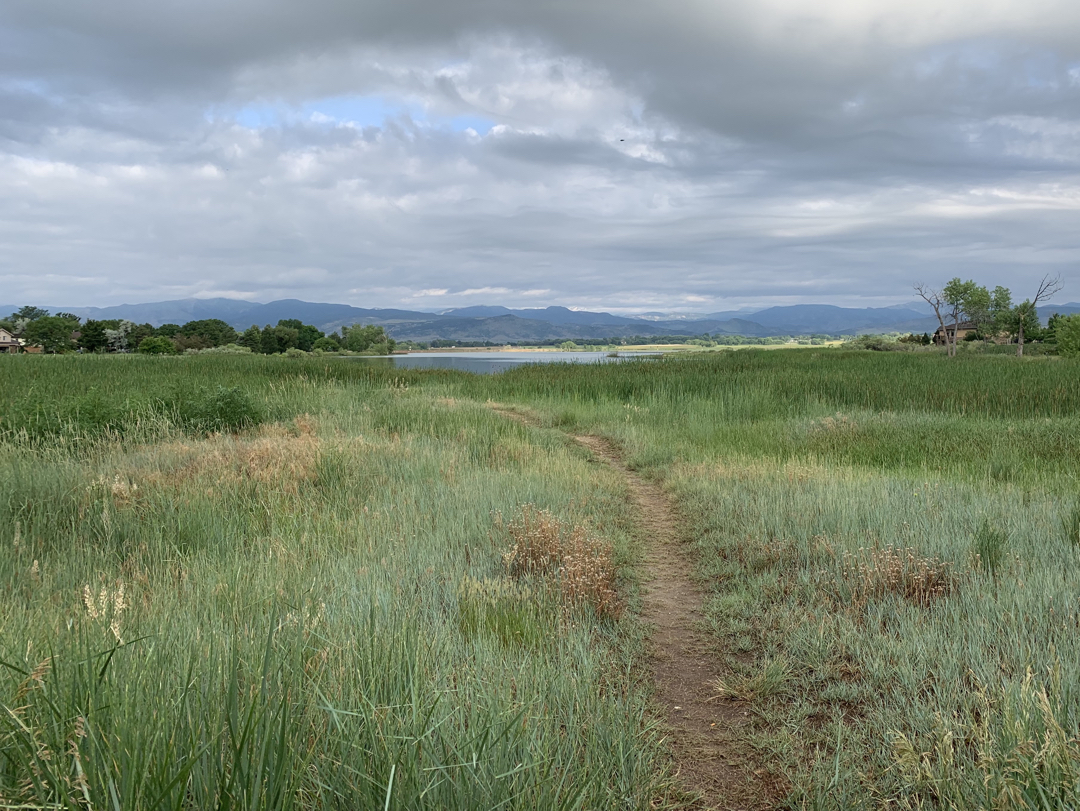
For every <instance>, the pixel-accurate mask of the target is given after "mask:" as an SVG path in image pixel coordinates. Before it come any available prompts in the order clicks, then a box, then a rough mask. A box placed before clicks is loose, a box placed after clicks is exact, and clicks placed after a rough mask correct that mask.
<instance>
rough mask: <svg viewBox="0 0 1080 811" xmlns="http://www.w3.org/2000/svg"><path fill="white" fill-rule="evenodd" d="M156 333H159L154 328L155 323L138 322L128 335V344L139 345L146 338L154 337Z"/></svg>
mask: <svg viewBox="0 0 1080 811" xmlns="http://www.w3.org/2000/svg"><path fill="white" fill-rule="evenodd" d="M155 335H157V330H155V329H154V325H153V324H136V325H135V326H134V327H132V328H131V333H130V334H129V335H128V344H129V345H130V346H134V347H138V346H139V345H140V344H141V343H142V342H143V340H144V339H146V338H152V337H153V336H155Z"/></svg>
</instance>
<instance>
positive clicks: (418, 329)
mask: <svg viewBox="0 0 1080 811" xmlns="http://www.w3.org/2000/svg"><path fill="white" fill-rule="evenodd" d="M16 309H17V307H16V306H13V305H7V306H2V305H0V313H10V312H13V311H14V310H16ZM46 309H48V310H49V311H50V312H58V311H62V312H70V313H74V314H75V315H77V316H79V317H80V318H84V319H85V318H95V319H111V318H126V319H128V320H130V321H134V322H136V323H146V322H149V323H150V324H153V325H154V326H160V325H161V324H169V323H172V324H183V323H185V322H187V321H194V320H199V319H204V318H220V319H221V320H222V321H225V322H227V323H229V324H231V325H232V326H233V327H235V328H236V329H238V330H244V329H246V328H247V327H249V326H251V325H252V324H256V325H259V326H263V325H265V324H276V323H277V322H278V321H279V320H281V319H283V318H298V319H300V320H301V321H303V322H304V323H305V324H314V325H315V326H317V327H318V328H319V329H321V330H323V331H325V332H330V331H333V330H335V329H338V328H339V327H342V326H349V325H352V324H356V323H363V324H377V325H380V326H382V327H384V328H385V329H386V331H387V332H388V333H389V334H390V335H392V336H393V337H394V338H396V339H398V340H412V341H432V340H437V339H442V340H455V341H492V342H495V343H517V342H528V341H547V340H557V339H563V340H570V339H596V338H629V337H632V336H642V337H655V336H660V335H703V334H706V333H708V334H710V335H716V334H722V335H746V336H750V337H767V336H776V335H812V334H827V335H856V334H864V333H873V332H933V330H935V329H936V328H937V319H936V318H935V317H934V316H933V315H932V314H930V312H929V311H928V310H927V308H926V307H925V305H922V304H921V303H919V304H914V303H913V304H910V305H894V306H892V307H865V308H855V307H836V306H833V305H830V304H795V305H791V306H786V307H768V308H765V309H761V310H750V309H747V310H731V311H725V312H717V313H704V314H676V313H655V312H654V313H643V314H641V315H634V316H622V315H612V314H611V313H605V312H589V311H585V310H571V309H569V308H566V307H546V308H543V309H540V308H536V309H517V310H515V309H509V308H507V307H498V306H474V307H459V308H456V309H451V310H444V311H442V312H438V313H431V312H421V311H417V310H397V309H382V308H362V307H352V306H350V305H348V304H322V303H315V302H308V301H300V300H298V299H283V300H281V301H271V302H269V303H267V304H259V303H255V302H250V301H240V300H237V299H225V298H212V299H181V300H177V301H158V302H153V303H149V304H120V305H116V306H112V307H46ZM1055 312H1057V313H1061V314H1063V315H1064V314H1071V313H1076V312H1080V303H1077V302H1070V303H1069V304H1063V305H1056V306H1055V305H1048V306H1045V307H1043V308H1041V314H1042V316H1043V318H1044V320H1045V318H1046V317H1048V316H1049V315H1051V314H1052V313H1055Z"/></svg>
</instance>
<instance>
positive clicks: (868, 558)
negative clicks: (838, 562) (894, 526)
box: [842, 546, 956, 607]
mask: <svg viewBox="0 0 1080 811" xmlns="http://www.w3.org/2000/svg"><path fill="white" fill-rule="evenodd" d="M842 564H843V577H844V580H845V581H846V583H847V585H848V588H849V589H850V593H851V603H852V604H853V605H854V606H855V607H862V606H865V605H866V604H867V603H869V602H870V601H871V600H873V599H877V598H880V597H883V596H885V595H886V594H896V595H899V596H900V597H903V598H904V599H905V600H908V601H910V602H912V603H914V604H915V605H920V606H924V607H925V606H928V605H930V604H931V603H932V602H934V601H935V600H937V599H938V598H941V597H945V596H946V595H948V594H949V593H950V592H951V591H952V590H953V588H954V587H955V586H956V576H955V574H954V572H953V569H952V566H951V565H950V564H949V563H948V562H947V561H943V560H940V559H939V558H935V557H924V556H923V555H920V554H919V553H918V552H916V550H915V549H913V548H911V547H908V548H905V549H897V548H895V547H892V546H887V547H885V548H884V549H869V550H867V549H860V550H859V551H858V552H857V553H855V554H852V553H850V552H845V553H844V555H843V558H842Z"/></svg>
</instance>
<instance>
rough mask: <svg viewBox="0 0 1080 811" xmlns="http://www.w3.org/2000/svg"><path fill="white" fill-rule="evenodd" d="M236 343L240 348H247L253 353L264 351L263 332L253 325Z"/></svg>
mask: <svg viewBox="0 0 1080 811" xmlns="http://www.w3.org/2000/svg"><path fill="white" fill-rule="evenodd" d="M236 342H237V343H238V344H239V345H240V346H246V347H247V348H248V349H250V350H251V351H252V352H261V351H262V330H261V329H259V327H258V326H257V325H255V324H252V325H251V326H250V327H248V328H247V329H246V330H244V332H243V334H242V335H241V336H240V337H239V338H237V339H236Z"/></svg>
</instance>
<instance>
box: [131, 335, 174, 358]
mask: <svg viewBox="0 0 1080 811" xmlns="http://www.w3.org/2000/svg"><path fill="white" fill-rule="evenodd" d="M137 351H138V352H139V354H141V355H175V354H176V352H177V349H176V344H174V343H173V342H172V341H170V340H169V339H168V338H162V337H161V336H160V335H152V336H150V337H149V338H143V339H142V341H140V342H139V348H138V350H137Z"/></svg>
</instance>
